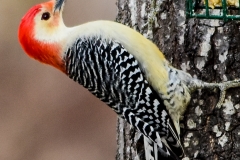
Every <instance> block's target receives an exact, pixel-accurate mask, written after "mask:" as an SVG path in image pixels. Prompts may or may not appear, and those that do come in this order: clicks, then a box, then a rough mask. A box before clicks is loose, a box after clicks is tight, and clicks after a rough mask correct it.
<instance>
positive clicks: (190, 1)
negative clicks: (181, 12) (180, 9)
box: [186, 0, 240, 21]
mask: <svg viewBox="0 0 240 160" xmlns="http://www.w3.org/2000/svg"><path fill="white" fill-rule="evenodd" d="M239 4H240V0H186V9H187V11H186V13H187V16H188V17H189V18H201V19H222V20H224V21H227V20H239V19H240V8H239Z"/></svg>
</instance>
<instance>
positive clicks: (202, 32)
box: [117, 0, 240, 160]
mask: <svg viewBox="0 0 240 160" xmlns="http://www.w3.org/2000/svg"><path fill="white" fill-rule="evenodd" d="M117 7H118V15H117V21H118V22H120V23H123V24H125V25H128V26H130V27H132V28H134V29H135V30H137V31H139V32H140V33H141V34H143V35H145V36H146V37H148V38H149V39H152V41H153V42H154V43H155V44H156V45H157V46H158V47H159V48H160V50H161V51H162V52H163V53H164V55H165V56H166V58H167V59H168V60H169V61H170V62H171V64H172V65H173V66H174V67H176V68H178V69H181V70H184V71H186V72H188V73H190V74H191V75H192V76H193V77H197V78H198V79H201V80H203V81H206V82H222V81H227V80H233V79H235V78H240V54H239V52H240V45H239V44H238V43H239V41H240V31H239V29H240V28H239V27H240V25H239V22H237V21H228V22H224V21H222V20H203V19H202V20H200V19H193V18H192V19H188V18H186V12H185V0H178V1H174V0H118V2H117ZM239 95H240V89H239V88H235V89H229V90H228V91H227V94H226V97H225V100H224V103H223V105H222V106H221V107H220V108H216V104H217V102H218V98H219V91H218V90H207V89H204V90H198V91H196V92H194V94H192V99H191V102H190V104H189V106H188V108H187V111H186V113H185V115H184V119H183V120H182V127H183V128H182V130H181V141H182V144H183V147H184V149H185V152H186V156H187V157H188V158H189V159H204V160H212V159H215V160H218V159H232V160H235V159H236V160H237V159H240V152H239V149H240V126H239V124H240V122H239V121H240V105H239V102H240V100H239ZM118 133H119V134H118V153H117V159H118V160H123V159H124V160H127V159H135V158H136V157H137V152H136V151H137V150H138V153H140V159H144V152H143V140H142V138H141V136H140V135H139V134H138V133H137V132H136V131H135V130H134V129H133V128H132V127H130V126H129V125H128V124H126V122H125V121H123V120H121V119H118Z"/></svg>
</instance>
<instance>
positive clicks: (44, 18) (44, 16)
mask: <svg viewBox="0 0 240 160" xmlns="http://www.w3.org/2000/svg"><path fill="white" fill-rule="evenodd" d="M49 18H50V13H49V12H45V13H43V14H42V18H41V20H45V21H46V20H48V19H49Z"/></svg>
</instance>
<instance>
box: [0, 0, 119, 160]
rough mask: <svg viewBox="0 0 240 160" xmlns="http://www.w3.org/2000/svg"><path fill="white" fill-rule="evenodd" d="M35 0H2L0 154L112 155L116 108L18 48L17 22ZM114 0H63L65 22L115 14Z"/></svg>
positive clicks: (4, 158)
mask: <svg viewBox="0 0 240 160" xmlns="http://www.w3.org/2000/svg"><path fill="white" fill-rule="evenodd" d="M41 2H44V1H40V0H17V1H10V0H1V5H0V15H1V16H0V59H1V62H0V160H111V159H115V152H116V119H117V116H116V115H115V113H114V112H113V111H112V110H111V109H110V108H108V107H107V106H106V105H105V104H103V103H102V102H100V101H99V100H98V99H96V98H95V97H93V96H92V95H91V94H90V93H89V92H88V91H86V90H85V89H84V88H83V87H82V86H80V85H78V84H77V83H75V82H73V81H72V80H70V79H69V78H68V77H67V76H65V75H64V74H62V73H61V72H59V71H58V70H56V69H54V68H52V67H50V66H47V65H42V64H40V63H39V62H37V61H34V60H32V59H30V58H29V57H28V56H27V55H26V54H25V53H24V52H23V51H22V49H21V47H20V45H19V43H18V38H17V32H18V25H19V23H20V20H21V17H22V16H23V15H24V14H25V13H26V12H27V10H28V9H29V8H30V7H32V6H33V5H35V4H37V3H41ZM115 3H116V2H115V0H87V1H85V0H67V3H66V5H65V10H64V21H65V23H66V25H67V26H73V25H78V24H80V23H84V22H87V21H92V20H97V19H108V20H114V19H115V16H116V12H117V9H116V5H115Z"/></svg>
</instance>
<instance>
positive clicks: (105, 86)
mask: <svg viewBox="0 0 240 160" xmlns="http://www.w3.org/2000/svg"><path fill="white" fill-rule="evenodd" d="M63 5H64V0H57V1H49V2H46V3H42V4H39V5H36V6H34V7H32V8H31V9H30V10H29V11H28V12H27V13H26V15H25V16H24V17H23V18H22V21H21V24H20V27H19V41H20V43H21V45H22V47H23V49H24V50H25V52H26V53H27V54H28V55H29V56H30V57H32V58H34V59H36V60H38V61H40V62H43V63H46V64H50V65H52V66H54V67H56V68H57V69H59V70H61V71H62V72H64V73H65V74H67V75H68V76H69V77H70V78H71V79H73V80H74V81H76V82H78V83H79V84H81V85H83V86H84V87H85V88H87V89H88V90H89V91H90V92H91V93H92V94H94V95H95V96H96V97H98V98H99V99H100V100H102V101H103V102H105V103H106V104H107V105H108V106H110V107H111V108H112V109H113V110H114V111H115V112H116V113H117V114H118V115H119V116H120V117H122V118H123V119H125V120H126V121H127V122H128V123H130V124H131V125H132V126H134V127H135V128H136V129H137V130H138V131H139V132H140V133H142V134H143V135H144V139H145V143H147V144H145V156H146V159H147V160H154V159H155V160H157V159H159V158H160V157H164V159H173V160H177V159H179V158H182V157H183V156H184V151H183V149H182V146H181V143H180V140H179V135H180V129H179V128H180V127H179V119H180V117H181V116H182V115H183V113H184V111H185V109H186V107H187V105H188V103H189V101H190V93H191V91H193V90H195V89H197V88H203V87H210V88H214V87H219V88H220V89H222V90H223V92H222V93H225V92H224V91H225V90H226V89H227V88H230V87H237V86H239V81H231V82H225V83H221V84H216V83H205V82H202V81H200V80H197V79H193V78H192V77H191V75H189V74H188V73H185V72H183V71H181V70H178V69H175V68H173V67H172V66H171V65H170V64H169V62H168V61H167V60H166V59H165V57H164V55H163V54H162V53H161V52H160V51H159V49H158V48H157V47H156V46H155V45H154V44H153V43H152V42H151V41H150V40H148V39H146V38H144V37H143V36H142V35H141V34H139V33H138V32H136V31H134V30H133V29H131V28H129V27H127V26H124V25H122V24H119V23H116V22H110V21H95V22H89V23H85V24H82V25H79V26H76V27H72V28H68V27H66V26H65V25H64V23H63V20H62V10H63ZM222 97H224V94H222ZM222 101H223V98H221V100H220V103H219V104H221V102H222ZM151 143H153V144H151ZM159 153H160V154H159Z"/></svg>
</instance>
